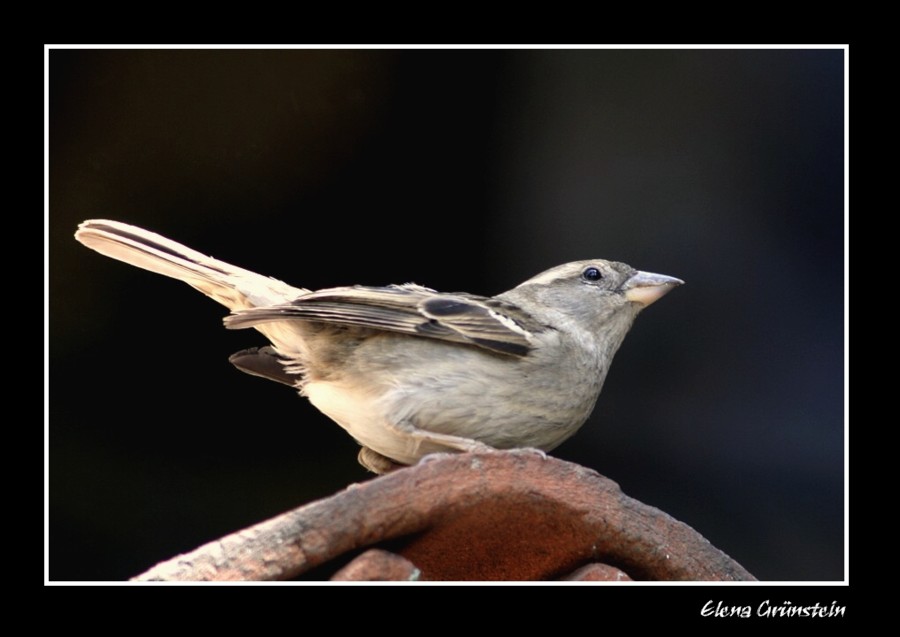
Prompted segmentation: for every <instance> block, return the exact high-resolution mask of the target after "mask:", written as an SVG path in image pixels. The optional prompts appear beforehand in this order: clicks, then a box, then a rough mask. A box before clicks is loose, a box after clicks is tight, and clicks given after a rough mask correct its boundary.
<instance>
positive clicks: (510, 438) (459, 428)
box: [75, 220, 683, 473]
mask: <svg viewBox="0 0 900 637" xmlns="http://www.w3.org/2000/svg"><path fill="white" fill-rule="evenodd" d="M75 238H76V239H78V241H80V242H81V243H83V244H84V245H86V246H87V247H89V248H92V249H94V250H96V251H97V252H100V253H101V254H104V255H106V256H109V257H112V258H114V259H119V260H120V261H124V262H126V263H130V264H132V265H134V266H137V267H139V268H144V269H145V270H150V271H152V272H157V273H159V274H164V275H166V276H169V277H173V278H176V279H180V280H182V281H184V282H185V283H187V284H189V285H191V286H192V287H194V288H196V289H198V290H200V291H201V292H203V293H204V294H206V295H207V296H209V297H211V298H213V299H214V300H216V301H218V302H219V303H221V304H222V305H224V306H226V307H227V308H228V309H230V310H231V314H230V315H228V316H227V317H225V319H224V321H225V326H226V327H227V328H230V329H239V328H246V327H254V328H256V329H257V330H258V331H260V332H262V334H263V335H264V336H266V338H268V339H269V341H270V343H271V345H270V346H266V347H262V348H258V349H257V348H254V349H250V350H244V351H242V352H238V353H237V354H235V355H234V356H232V357H231V359H230V360H231V362H232V363H233V364H234V365H235V366H237V367H238V368H239V369H241V370H242V371H245V372H248V373H250V374H254V375H257V376H262V377H264V378H268V379H271V380H275V381H278V382H281V383H284V384H287V385H291V386H292V387H295V388H297V389H298V390H299V391H300V393H301V394H302V395H304V396H306V397H307V398H309V400H310V402H312V404H313V405H315V406H316V407H317V408H318V409H319V410H320V411H322V412H323V413H324V414H326V415H327V416H329V417H330V418H331V419H333V420H334V421H335V422H337V423H338V424H339V425H340V426H341V427H343V428H344V429H346V430H347V432H348V433H349V434H350V435H351V436H353V438H355V439H356V441H357V442H358V443H359V444H360V445H362V450H361V451H360V454H359V460H360V463H362V464H363V466H365V467H367V468H368V469H370V470H371V471H374V472H375V473H384V472H386V471H389V470H391V469H393V468H395V467H396V466H397V465H409V464H414V463H416V462H417V461H418V460H419V459H421V458H422V457H423V456H425V455H427V454H430V453H436V452H447V451H456V452H459V451H462V452H465V451H487V450H493V449H510V448H516V447H530V448H537V449H539V450H543V451H549V450H551V449H553V448H554V447H556V446H558V445H559V444H560V443H562V442H563V441H564V440H566V439H567V438H569V437H570V436H572V435H573V434H574V433H575V432H576V431H578V429H579V428H580V427H581V425H582V424H583V423H584V422H585V420H587V418H588V416H589V415H590V413H591V411H592V410H593V408H594V403H595V402H596V400H597V396H598V395H599V393H600V390H601V388H602V387H603V381H604V379H605V378H606V374H607V372H608V371H609V366H610V364H611V363H612V359H613V356H614V355H615V353H616V350H618V349H619V346H620V345H621V344H622V340H623V339H624V338H625V334H627V333H628V330H629V329H630V328H631V324H632V322H633V321H634V318H635V317H636V316H637V314H638V312H640V311H641V310H642V309H643V308H645V307H646V306H648V305H650V304H651V303H653V302H654V301H656V300H657V299H659V298H660V297H662V296H663V295H664V294H666V293H667V292H668V291H669V290H671V289H672V288H673V287H675V286H678V285H681V284H682V283H683V282H682V281H681V280H679V279H676V278H673V277H669V276H664V275H661V274H651V273H648V272H640V271H638V270H635V269H634V268H632V267H631V266H628V265H626V264H624V263H618V262H615V261H605V260H603V259H591V260H587V261H575V262H572V263H566V264H564V265H560V266H557V267H555V268H552V269H550V270H547V271H546V272H543V273H541V274H538V275H537V276H535V277H532V278H531V279H529V280H527V281H525V282H524V283H522V284H521V285H518V286H516V287H515V288H513V289H511V290H509V291H508V292H504V293H502V294H498V295H497V296H494V297H483V296H476V295H473V294H466V293H449V294H445V293H441V292H437V291H435V290H431V289H429V288H425V287H422V286H419V285H415V284H411V283H409V284H404V285H390V286H387V287H368V286H362V285H356V286H352V287H338V288H329V289H324V290H318V291H310V290H305V289H303V288H296V287H293V286H290V285H287V284H286V283H282V282H281V281H279V280H277V279H273V278H270V277H266V276H263V275H260V274H256V273H255V272H251V271H249V270H244V269H242V268H238V267H236V266H233V265H229V264H227V263H224V262H222V261H219V260H217V259H213V258H211V257H208V256H205V255H203V254H200V253H199V252H196V251H194V250H191V249H190V248H187V247H185V246H183V245H180V244H178V243H176V242H174V241H171V240H169V239H166V238H165V237H162V236H160V235H158V234H155V233H153V232H149V231H147V230H143V229H141V228H137V227H135V226H130V225H127V224H124V223H119V222H117V221H106V220H89V221H85V222H84V223H82V224H81V225H80V226H79V228H78V231H77V232H76V234H75Z"/></svg>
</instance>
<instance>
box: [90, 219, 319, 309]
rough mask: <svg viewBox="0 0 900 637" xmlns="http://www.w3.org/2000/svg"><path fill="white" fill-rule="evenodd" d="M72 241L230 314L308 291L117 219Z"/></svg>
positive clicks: (96, 222)
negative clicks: (178, 285)
mask: <svg viewBox="0 0 900 637" xmlns="http://www.w3.org/2000/svg"><path fill="white" fill-rule="evenodd" d="M75 238H76V239H78V241H80V242H81V243H83V244H84V245H85V246H87V247H89V248H91V249H93V250H96V251H97V252H99V253H100V254H103V255H105V256H108V257H111V258H113V259H118V260H119V261H124V262H125V263H128V264H130V265H133V266H135V267H138V268H143V269H144V270H149V271H151V272H156V273H157V274H162V275H164V276H168V277H172V278H173V279H179V280H180V281H184V282H185V283H187V284H188V285H190V286H192V287H194V288H196V289H197V290H199V291H200V292H203V293H204V294H205V295H207V296H209V297H210V298H212V299H214V300H216V301H218V302H219V303H221V304H222V305H224V306H225V307H227V308H229V309H231V310H242V309H249V308H253V307H260V306H266V305H275V304H279V303H284V302H287V301H290V300H291V299H294V298H296V297H297V296H299V295H301V294H305V293H307V292H308V291H307V290H304V289H302V288H295V287H293V286H291V285H288V284H286V283H283V282H281V281H279V280H277V279H273V278H270V277H266V276H263V275H261V274H257V273H255V272H251V271H250V270H244V269H243V268H239V267H237V266H234V265H231V264H229V263H225V262H224V261H219V260H218V259H214V258H212V257H208V256H206V255H204V254H201V253H200V252H197V251H196V250H192V249H190V248H188V247H187V246H183V245H181V244H180V243H176V242H175V241H172V240H170V239H166V238H165V237H163V236H161V235H158V234H156V233H155V232H150V231H148V230H144V229H143V228H138V227H136V226H131V225H128V224H125V223H120V222H118V221H109V220H106V219H91V220H88V221H85V222H83V223H82V224H81V225H80V226H79V227H78V231H77V232H76V233H75Z"/></svg>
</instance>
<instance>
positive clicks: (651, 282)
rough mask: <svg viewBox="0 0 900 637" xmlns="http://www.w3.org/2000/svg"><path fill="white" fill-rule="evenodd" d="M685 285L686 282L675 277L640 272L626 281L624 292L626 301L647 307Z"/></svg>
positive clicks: (623, 287) (623, 286)
mask: <svg viewBox="0 0 900 637" xmlns="http://www.w3.org/2000/svg"><path fill="white" fill-rule="evenodd" d="M683 283H684V281H682V280H681V279H676V278H675V277H673V276H666V275H665V274H653V273H652V272H640V271H638V272H635V273H634V275H633V276H632V277H631V278H630V279H628V280H627V281H625V283H624V284H623V285H622V290H623V291H624V292H625V298H626V299H628V300H629V301H631V302H632V303H640V304H641V305H642V306H643V307H647V306H648V305H650V304H651V303H653V302H654V301H658V300H659V299H661V298H662V297H663V296H665V295H666V293H667V292H668V291H669V290H671V289H672V288H674V287H675V286H678V285H682V284H683Z"/></svg>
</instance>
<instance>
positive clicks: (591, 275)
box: [581, 266, 603, 281]
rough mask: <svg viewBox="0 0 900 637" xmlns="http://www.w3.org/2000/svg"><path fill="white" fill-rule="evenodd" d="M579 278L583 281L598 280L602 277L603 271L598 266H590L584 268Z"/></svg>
mask: <svg viewBox="0 0 900 637" xmlns="http://www.w3.org/2000/svg"><path fill="white" fill-rule="evenodd" d="M581 278H582V279H584V280H585V281H599V280H600V279H602V278H603V273H602V272H601V271H600V269H599V268H595V267H593V266H591V267H589V268H585V270H584V272H582V273H581Z"/></svg>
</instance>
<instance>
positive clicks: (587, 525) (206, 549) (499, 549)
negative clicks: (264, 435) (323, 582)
mask: <svg viewBox="0 0 900 637" xmlns="http://www.w3.org/2000/svg"><path fill="white" fill-rule="evenodd" d="M388 541H390V550H391V551H392V552H393V553H396V554H397V555H399V556H402V558H404V559H405V560H407V561H408V562H409V563H411V565H413V566H414V568H416V569H418V575H417V576H416V577H415V578H414V579H420V580H440V581H446V580H466V581H473V580H475V581H477V580H507V581H509V580H552V579H560V578H565V577H566V576H567V575H569V574H572V576H575V575H576V574H578V573H580V577H578V579H596V577H597V576H600V575H601V573H600V571H597V570H595V571H594V572H593V574H592V573H591V572H589V571H577V569H579V568H581V567H583V566H585V565H589V564H592V563H596V562H600V563H602V565H606V566H607V567H611V568H613V569H617V570H618V571H621V573H622V574H623V575H625V576H627V577H628V578H630V579H634V580H707V581H714V580H715V581H722V580H726V581H733V580H753V579H754V577H753V576H752V575H750V573H748V572H747V571H746V570H745V569H744V568H743V567H742V566H740V564H738V563H737V562H735V561H734V560H732V559H731V558H729V557H728V556H727V555H725V554H724V553H723V552H721V551H719V550H718V549H716V548H715V547H714V546H712V545H711V544H710V543H709V542H708V541H707V540H705V539H704V538H703V537H702V536H701V535H700V534H698V533H697V532H696V531H694V530H693V529H691V528H690V527H689V526H687V525H686V524H683V523H681V522H678V521H677V520H675V519H673V518H671V517H670V516H668V515H667V514H665V513H663V512H662V511H660V510H658V509H655V508H653V507H650V506H647V505H645V504H642V503H640V502H638V501H636V500H633V499H632V498H629V497H628V496H626V495H624V494H623V493H622V491H621V490H620V489H619V486H618V485H617V484H616V483H615V482H613V481H611V480H609V479H607V478H604V477H603V476H601V475H599V474H598V473H596V472H594V471H591V470H589V469H586V468H584V467H581V466H579V465H576V464H572V463H569V462H564V461H561V460H557V459H555V458H550V457H546V458H545V457H542V456H541V455H540V454H538V453H535V452H531V451H523V450H519V451H505V452H494V453H479V454H457V455H441V456H432V457H429V458H427V459H426V460H425V461H424V462H421V463H419V464H418V465H416V466H414V467H409V468H405V469H400V470H398V471H395V472H393V473H391V474H388V475H385V476H381V477H379V478H374V479H372V480H370V481H368V482H364V483H361V484H355V485H351V486H350V487H348V488H347V489H345V490H344V491H342V492H340V493H337V494H335V495H334V496H331V497H329V498H326V499H324V500H320V501H318V502H313V503H311V504H308V505H306V506H303V507H300V508H298V509H295V510H293V511H290V512H288V513H285V514H283V515H280V516H278V517H276V518H273V519H271V520H269V521H266V522H262V523H260V524H257V525H255V526H253V527H250V528H248V529H245V530H243V531H240V532H238V533H235V534H232V535H229V536H227V537H225V538H222V539H221V540H218V541H216V542H211V543H210V544H207V545H204V546H202V547H200V548H198V549H197V550H195V551H193V552H191V553H188V554H186V555H182V556H179V557H176V558H174V559H172V560H169V561H168V562H164V563H162V564H159V565H157V566H155V567H154V568H152V569H150V570H149V571H147V572H146V573H144V574H142V575H139V576H137V577H136V578H134V579H135V580H141V581H147V580H193V581H196V580H285V579H291V578H294V577H297V576H299V575H301V574H303V573H305V572H307V571H309V570H310V569H313V568H315V567H320V566H322V565H324V564H326V563H327V562H329V561H331V560H334V559H335V558H338V557H340V556H342V555H345V554H348V553H350V552H353V551H357V550H360V549H363V548H366V547H378V546H379V545H384V544H385V543H386V542H388ZM366 560H368V563H369V565H370V566H371V565H372V564H375V563H381V564H382V565H383V566H384V565H387V564H388V563H390V568H386V569H385V570H383V571H382V570H379V568H380V567H378V568H374V567H373V570H371V571H369V575H373V574H374V575H378V576H379V577H380V576H384V577H385V578H387V579H391V577H390V574H391V573H393V574H394V576H397V577H399V579H409V576H410V574H411V571H410V570H409V569H408V567H403V568H400V569H397V570H394V567H395V566H396V565H397V563H396V562H395V561H393V559H392V558H390V559H388V558H386V556H384V555H380V554H376V556H375V557H372V556H370V557H368V558H364V560H363V562H362V564H363V565H365V564H366ZM350 566H351V565H348V567H347V568H349V567H350ZM347 568H345V569H344V571H342V574H341V577H342V578H352V579H359V578H362V579H366V578H367V577H366V576H365V574H366V571H365V570H364V569H362V568H360V565H359V564H357V565H356V567H355V568H356V569H357V570H356V575H354V574H353V573H354V571H353V570H350V571H347ZM573 571H575V573H573ZM348 573H349V575H348ZM605 574H606V576H607V577H613V578H619V577H620V576H619V575H618V574H617V573H615V572H614V571H612V570H607V571H605ZM325 577H326V578H327V576H325Z"/></svg>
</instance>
